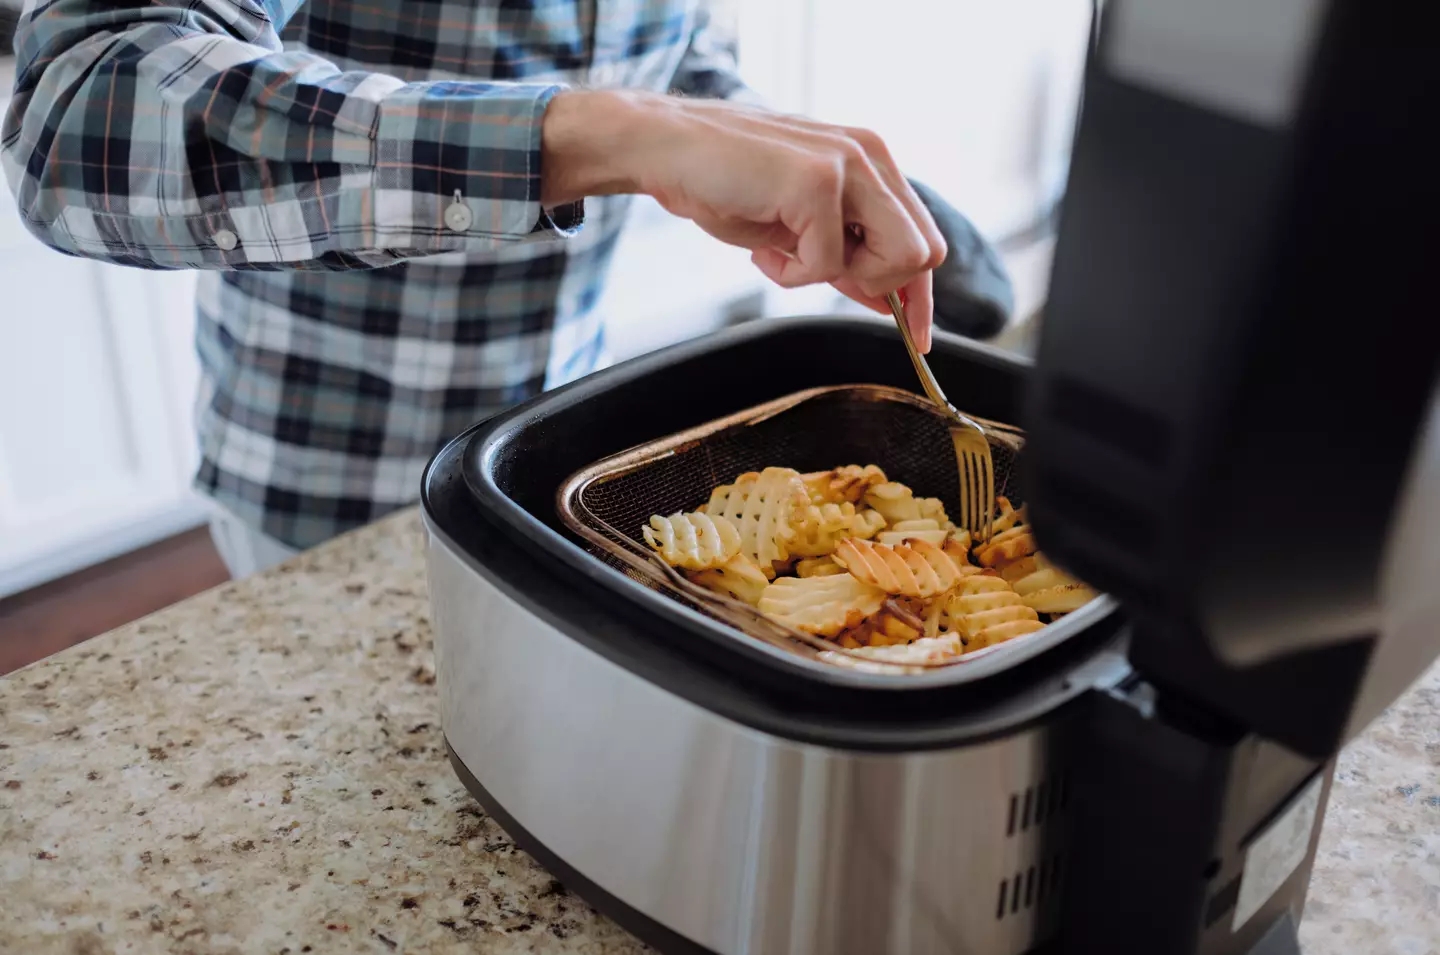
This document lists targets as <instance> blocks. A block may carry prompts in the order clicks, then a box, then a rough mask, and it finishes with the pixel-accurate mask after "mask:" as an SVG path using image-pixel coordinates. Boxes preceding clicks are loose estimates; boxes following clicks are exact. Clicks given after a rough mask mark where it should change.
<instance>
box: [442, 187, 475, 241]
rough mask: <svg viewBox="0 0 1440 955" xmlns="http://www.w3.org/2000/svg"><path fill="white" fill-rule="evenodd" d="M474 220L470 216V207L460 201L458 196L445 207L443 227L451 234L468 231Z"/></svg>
mask: <svg viewBox="0 0 1440 955" xmlns="http://www.w3.org/2000/svg"><path fill="white" fill-rule="evenodd" d="M474 218H475V217H474V216H472V215H471V214H470V207H469V206H467V205H466V204H465V203H463V202H461V201H460V196H459V195H458V194H457V195H456V196H455V201H454V202H451V203H450V205H448V206H446V207H445V225H446V227H447V228H449V229H450V231H452V232H464V231H465V230H466V229H469V228H470V223H471V222H472V221H474Z"/></svg>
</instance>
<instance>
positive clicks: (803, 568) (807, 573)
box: [795, 554, 845, 577]
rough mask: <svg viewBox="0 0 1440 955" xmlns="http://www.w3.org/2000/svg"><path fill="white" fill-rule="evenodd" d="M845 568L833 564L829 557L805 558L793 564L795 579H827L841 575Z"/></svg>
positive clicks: (833, 560) (833, 561) (833, 559)
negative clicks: (834, 575)
mask: <svg viewBox="0 0 1440 955" xmlns="http://www.w3.org/2000/svg"><path fill="white" fill-rule="evenodd" d="M843 573H845V568H844V567H841V566H840V565H839V564H837V563H836V562H835V558H833V557H831V556H830V555H828V554H827V555H825V556H824V557H807V558H805V559H804V560H799V561H796V562H795V576H796V577H829V576H831V575H833V574H843Z"/></svg>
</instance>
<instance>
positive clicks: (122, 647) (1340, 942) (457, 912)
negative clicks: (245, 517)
mask: <svg viewBox="0 0 1440 955" xmlns="http://www.w3.org/2000/svg"><path fill="white" fill-rule="evenodd" d="M427 612H428V605H427V602H426V598H425V580H424V569H423V564H422V531H421V528H420V522H419V519H418V517H417V515H416V514H415V513H414V512H413V511H409V512H405V513H402V514H400V515H397V516H395V517H393V518H391V519H389V520H386V521H384V522H381V523H379V524H377V525H375V526H373V527H370V528H367V529H365V530H363V531H360V532H357V533H355V534H351V535H349V536H347V537H344V538H341V539H340V540H338V541H335V542H332V543H331V544H329V545H327V546H325V547H323V548H320V549H318V550H316V551H313V552H310V553H307V554H303V555H301V556H300V557H298V558H296V559H295V560H293V561H291V562H290V563H288V564H286V565H284V566H282V567H280V568H277V569H275V570H273V571H271V572H269V573H266V574H262V575H260V576H258V577H254V578H251V579H249V580H246V581H241V582H239V583H234V584H228V585H226V586H223V587H220V588H217V589H216V590H213V591H210V592H208V593H205V594H202V595H200V596H198V597H196V598H193V599H191V600H189V601H186V602H185V603H182V604H179V605H177V606H175V607H172V608H170V609H168V610H165V611H163V612H161V613H159V614H157V615H155V616H153V617H150V618H148V619H146V620H142V621H139V622H137V623H134V624H130V625H128V626H125V627H122V628H120V629H119V630H116V631H114V632H112V633H110V634H107V635H105V636H102V637H98V638H96V639H94V640H92V641H90V642H88V643H85V644H82V645H81V646H79V647H76V648H73V649H71V650H68V651H66V652H64V653H61V654H58V655H56V656H54V657H51V658H49V659H48V660H44V661H41V662H40V663H37V664H35V665H33V666H30V667H28V668H26V669H24V670H20V671H19V672H17V673H14V674H11V675H9V676H8V677H4V678H0V952H6V953H10V952H16V953H20V952H24V953H32V952H33V953H43V952H63V953H70V955H77V953H78V955H98V953H109V952H174V953H185V952H197V953H200V952H204V953H209V952H218V953H228V952H267V953H285V955H299V953H310V952H316V953H319V952H375V953H382V955H384V953H391V952H411V953H418V952H451V951H455V952H460V951H467V952H468V951H477V950H483V951H486V952H493V953H500V955H504V953H511V952H517V953H518V952H538V953H546V952H576V953H586V955H622V953H639V952H644V951H647V949H646V948H645V947H644V946H643V945H641V944H640V943H639V942H638V941H636V940H634V939H633V938H632V937H630V936H629V935H627V934H626V933H625V932H624V931H623V930H621V929H620V928H618V927H617V926H615V925H614V924H613V923H611V922H610V921H608V920H607V919H605V918H604V917H602V916H600V915H598V914H597V913H596V912H595V911H594V910H592V909H591V908H590V907H589V906H588V905H586V904H585V903H584V902H582V901H580V900H579V899H577V898H576V897H575V896H573V895H571V894H569V893H568V892H567V891H566V890H565V889H564V888H563V887H562V886H561V885H560V884H559V883H558V882H556V881H555V880H554V879H552V878H551V877H550V875H549V874H548V873H547V872H546V871H545V870H543V869H542V868H540V867H539V865H537V864H536V863H535V862H533V861H532V860H531V859H530V858H529V857H528V856H526V855H525V854H524V853H523V852H520V851H519V850H517V849H516V848H515V846H514V845H513V843H512V842H511V840H510V838H509V837H508V836H507V835H506V834H505V832H504V831H503V830H501V829H500V828H499V827H498V826H497V825H496V824H495V823H494V822H492V821H491V820H490V819H488V818H487V817H486V816H485V814H484V813H483V812H482V811H481V810H480V808H479V807H478V806H477V805H476V803H475V802H474V800H472V799H471V798H470V796H469V795H468V794H467V793H466V792H465V790H464V789H463V788H462V787H461V785H460V783H459V782H458V780H457V779H456V778H455V776H454V774H453V773H452V772H451V769H450V766H449V763H448V762H447V761H446V759H445V756H444V748H443V744H442V742H441V737H440V728H439V725H438V722H439V721H438V716H437V713H438V700H437V697H436V694H435V689H434V686H433V683H434V668H433V658H432V656H431V650H430V628H429V620H428V617H427ZM1302 931H1303V936H1304V939H1305V951H1306V952H1307V955H1332V953H1333V955H1341V953H1344V955H1352V953H1362V952H1363V953H1366V955H1382V953H1397V955H1398V953H1403V955H1427V953H1430V955H1440V669H1436V670H1434V671H1432V672H1430V673H1429V674H1428V675H1427V676H1426V677H1425V678H1424V679H1423V680H1422V681H1421V683H1420V684H1418V685H1417V686H1416V688H1415V689H1413V690H1412V691H1411V692H1410V693H1409V694H1408V695H1407V697H1406V698H1405V699H1404V700H1402V701H1401V702H1400V703H1398V704H1397V705H1396V706H1395V707H1393V708H1392V709H1391V711H1390V712H1388V713H1387V714H1386V715H1385V716H1384V717H1383V719H1381V720H1380V721H1379V722H1378V723H1377V724H1376V725H1375V726H1374V727H1372V728H1371V729H1370V731H1369V732H1368V733H1367V734H1366V735H1365V736H1364V737H1363V738H1362V739H1360V740H1358V741H1357V742H1356V743H1355V744H1353V745H1352V746H1351V747H1350V748H1349V749H1348V750H1347V752H1346V753H1345V754H1344V756H1343V758H1342V760H1341V766H1340V771H1339V775H1338V778H1337V781H1336V784H1335V790H1334V796H1333V799H1332V802H1331V805H1330V809H1329V814H1328V817H1327V821H1326V824H1325V831H1324V836H1323V842H1322V846H1321V851H1320V858H1319V861H1318V863H1317V866H1316V872H1315V878H1314V883H1313V886H1312V889H1311V895H1310V902H1309V908H1308V910H1307V914H1306V919H1305V924H1304V928H1303V930H1302Z"/></svg>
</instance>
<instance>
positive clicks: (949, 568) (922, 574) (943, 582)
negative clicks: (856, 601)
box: [835, 538, 978, 599]
mask: <svg viewBox="0 0 1440 955" xmlns="http://www.w3.org/2000/svg"><path fill="white" fill-rule="evenodd" d="M835 560H836V562H837V563H839V564H841V565H842V566H843V567H844V568H845V569H846V570H848V571H849V572H850V573H851V575H852V576H854V577H856V578H857V579H859V580H863V581H865V582H866V583H867V584H871V585H873V586H875V587H879V588H880V589H881V590H883V591H885V592H886V593H888V594H899V595H901V596H905V597H920V598H922V599H924V598H929V597H934V596H936V595H937V594H942V593H944V592H946V591H948V590H950V589H951V588H953V587H954V586H955V585H956V584H958V583H959V582H960V580H961V578H962V577H964V576H966V572H965V570H964V569H962V568H961V567H960V565H958V564H956V562H955V561H954V559H953V558H951V557H950V555H949V554H947V553H945V551H943V550H941V549H940V548H939V547H936V546H935V545H934V544H932V543H930V542H929V541H926V540H923V539H919V540H911V541H908V542H906V543H903V544H898V545H896V546H893V547H891V546H888V545H886V544H874V543H871V542H870V541H866V540H857V539H855V538H846V539H845V540H842V541H841V542H840V543H839V545H838V546H837V547H836V548H835ZM969 571H970V572H971V573H978V571H977V570H976V569H975V568H969Z"/></svg>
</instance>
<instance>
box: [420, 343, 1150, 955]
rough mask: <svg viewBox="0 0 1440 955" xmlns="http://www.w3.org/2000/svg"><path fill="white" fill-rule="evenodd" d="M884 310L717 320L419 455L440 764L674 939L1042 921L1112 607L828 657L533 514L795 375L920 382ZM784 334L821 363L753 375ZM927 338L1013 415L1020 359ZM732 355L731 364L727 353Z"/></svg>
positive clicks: (538, 850)
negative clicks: (641, 448)
mask: <svg viewBox="0 0 1440 955" xmlns="http://www.w3.org/2000/svg"><path fill="white" fill-rule="evenodd" d="M892 333H893V329H887V328H886V327H885V325H884V324H883V323H877V322H870V321H867V320H863V319H801V320H787V321H782V322H773V323H766V324H764V325H760V326H753V327H742V328H739V329H734V330H732V331H731V332H728V333H726V334H725V335H722V336H719V337H718V338H712V339H709V340H706V341H705V342H701V343H695V344H692V345H686V346H681V347H679V348H676V349H671V350H668V351H666V352H663V353H660V354H658V355H654V356H649V357H647V358H645V359H640V360H638V361H636V362H631V363H627V365H624V366H621V367H619V368H615V369H611V370H609V371H607V372H603V373H601V374H599V375H596V376H592V378H589V379H586V380H584V381H582V382H579V383H577V384H576V385H572V386H570V387H569V388H566V389H562V390H561V391H559V392H556V393H553V394H551V395H546V396H543V397H542V398H540V399H537V400H536V401H534V402H532V403H530V404H529V405H527V406H523V407H522V408H519V409H516V410H515V411H512V412H509V413H507V414H505V415H502V416H500V417H499V418H496V419H492V420H491V421H489V422H486V423H484V424H482V425H478V426H477V427H476V428H475V429H472V431H471V432H470V433H468V434H466V435H464V436H462V437H461V438H459V439H457V440H456V441H455V442H453V443H452V444H451V445H450V446H449V447H448V448H447V449H446V450H445V451H443V452H442V453H441V454H440V455H439V456H437V458H436V460H435V461H434V462H432V465H431V468H430V470H429V472H428V473H427V476H426V482H425V499H424V500H425V514H426V520H427V526H428V528H429V531H430V535H429V558H428V559H429V573H430V592H431V600H432V604H433V608H434V625H435V640H436V668H437V673H438V677H439V689H440V694H441V699H442V707H443V708H442V719H443V726H444V730H445V735H446V738H447V740H448V742H449V745H450V747H451V758H452V761H453V762H454V763H455V766H456V770H457V772H458V773H459V774H460V775H461V777H462V778H464V779H465V781H466V783H467V785H468V786H469V787H470V788H471V790H472V791H473V792H474V793H475V795H476V796H477V798H479V799H480V801H481V802H482V804H483V805H484V806H485V807H486V809H487V810H488V811H489V812H490V813H491V814H492V815H493V816H495V817H496V819H497V820H498V821H499V822H500V823H501V824H502V825H503V826H504V827H505V828H506V829H507V831H509V832H510V834H511V835H512V836H513V837H514V838H515V839H516V841H517V843H519V844H520V845H521V846H522V848H525V849H527V850H528V851H530V852H531V853H532V854H534V855H535V856H536V857H537V858H538V859H539V860H540V861H541V862H542V863H543V864H544V865H546V866H547V868H549V869H550V870H551V871H552V872H553V873H554V874H555V875H556V876H557V878H559V879H560V880H561V881H562V882H564V883H565V884H566V885H568V886H569V887H570V888H571V889H573V890H575V891H577V892H578V893H579V894H581V895H582V896H583V897H585V898H587V900H589V901H590V902H591V903H592V904H594V905H596V906H597V907H598V908H600V909H601V910H602V911H605V912H607V913H608V914H610V915H612V916H613V917H615V918H616V919H617V920H618V921H620V922H621V923H622V924H624V925H625V926H626V927H627V928H630V929H631V930H632V931H635V932H636V933H637V934H639V935H641V937H643V938H645V939H647V940H648V941H651V942H652V943H653V944H656V945H657V946H658V947H660V948H661V949H662V950H664V951H676V952H685V951H696V952H703V951H709V952H720V953H737V955H738V953H787V955H810V953H815V955H818V953H826V955H847V953H854V955H877V953H885V952H896V953H914V955H920V953H932V952H933V953H942V952H944V953H952V952H966V953H975V955H1010V953H1017V955H1018V953H1023V952H1028V951H1031V950H1033V949H1034V948H1035V947H1036V946H1037V945H1038V944H1040V943H1042V942H1043V941H1044V940H1045V939H1047V938H1048V937H1049V936H1050V935H1051V934H1052V933H1053V932H1054V928H1055V914H1056V912H1057V911H1058V909H1059V905H1060V901H1061V899H1062V898H1063V894H1064V891H1065V883H1064V873H1065V871H1066V866H1065V862H1066V859H1065V851H1066V841H1067V840H1066V832H1067V822H1068V820H1069V818H1070V815H1071V800H1070V797H1071V784H1070V774H1071V772H1072V770H1073V768H1074V766H1075V760H1076V759H1078V758H1080V754H1079V747H1080V746H1081V745H1082V742H1081V741H1079V740H1077V735H1076V727H1075V725H1074V724H1075V722H1076V720H1075V719H1074V717H1075V714H1076V713H1077V712H1078V711H1079V710H1080V706H1079V705H1078V700H1079V698H1080V697H1082V696H1083V695H1084V694H1086V693H1088V692H1089V691H1091V690H1092V689H1094V688H1096V687H1097V686H1098V687H1101V688H1106V687H1112V686H1115V685H1117V684H1119V683H1121V682H1122V681H1123V680H1124V678H1125V677H1126V676H1127V675H1128V674H1129V668H1128V665H1127V664H1126V663H1125V661H1124V658H1123V654H1122V653H1121V652H1120V651H1119V649H1118V647H1117V644H1118V641H1119V637H1118V633H1119V625H1120V621H1119V615H1118V614H1117V613H1116V612H1115V609H1114V607H1113V605H1112V604H1110V603H1109V602H1108V601H1105V602H1103V603H1100V604H1098V605H1097V606H1096V608H1095V609H1094V610H1093V611H1092V612H1091V613H1090V614H1088V615H1083V614H1081V615H1075V616H1076V617H1077V618H1078V619H1077V620H1075V621H1072V622H1070V623H1069V625H1068V627H1067V631H1066V632H1068V633H1069V636H1068V637H1067V638H1066V639H1063V640H1061V641H1059V642H1058V643H1056V644H1054V645H1052V646H1050V647H1049V648H1048V649H1046V650H1044V652H1043V653H1040V654H1038V655H1035V656H1032V657H1030V658H1028V659H1023V660H1019V661H1018V662H1017V663H1016V664H1015V666H1014V667H1012V668H1010V669H1008V670H1004V671H1002V672H999V673H995V672H994V671H993V670H990V669H989V668H985V669H986V670H987V671H989V672H984V673H982V672H981V669H980V668H976V674H977V676H976V677H975V678H973V679H972V678H967V676H966V674H965V673H964V669H965V668H964V667H963V666H961V667H957V668H955V670H956V673H955V674H954V675H953V676H951V677H949V678H948V679H943V678H937V677H936V676H935V675H927V676H925V677H921V678H917V679H915V680H914V681H912V682H910V683H908V684H907V683H906V681H905V678H888V679H871V678H869V677H867V676H866V675H857V674H855V673H854V672H852V671H845V670H839V669H836V670H835V672H834V673H833V674H827V673H826V672H825V669H826V668H816V667H814V666H802V665H800V664H801V663H803V662H805V661H800V660H799V659H798V658H797V659H796V660H793V661H787V660H786V659H785V654H783V653H782V652H779V651H775V650H774V649H773V648H771V647H768V646H765V645H763V644H761V643H759V642H758V641H751V640H748V639H746V638H743V637H737V636H736V635H735V634H733V633H731V632H728V631H727V630H725V628H724V627H722V626H721V625H719V624H718V623H717V622H715V621H713V620H710V619H709V618H706V617H704V616H702V615H701V614H699V613H697V612H695V611H694V610H692V609H690V608H687V607H684V606H682V605H680V604H679V603H678V602H676V601H674V600H671V599H670V598H668V597H665V596H662V595H660V594H657V593H655V592H654V591H651V590H648V589H646V588H645V587H643V586H641V585H640V584H638V583H636V582H635V581H634V580H631V579H629V578H627V577H626V576H625V575H624V574H622V573H620V572H619V571H617V570H615V569H614V568H612V567H610V566H607V565H605V564H603V563H602V562H600V561H599V560H597V559H595V558H594V557H592V556H591V555H589V554H588V553H586V552H585V551H583V550H582V549H581V548H580V547H579V546H578V545H577V544H576V543H575V542H573V541H572V540H569V539H567V538H566V537H565V536H563V534H562V532H561V527H560V525H559V522H558V521H557V520H556V518H555V515H554V513H553V495H554V491H555V488H556V487H557V486H558V485H559V483H560V481H562V480H563V479H564V477H565V476H566V475H568V474H569V473H571V472H572V471H574V470H575V469H578V468H579V467H581V466H584V465H585V464H587V463H589V462H590V461H593V460H596V459H598V458H600V457H603V456H605V455H607V454H611V453H614V452H616V451H619V450H622V449H624V448H626V447H629V446H633V445H635V444H637V443H639V442H640V441H642V440H647V439H651V438H654V437H657V436H658V435H662V434H667V433H671V432H674V431H677V430H680V429H681V428H683V427H687V426H691V425H694V424H698V423H700V422H702V421H706V420H711V419H713V418H717V417H720V416H721V415H723V414H726V413H732V412H734V411H737V410H740V409H742V408H744V407H748V406H750V405H753V404H755V403H757V402H759V401H762V400H766V399H767V398H770V397H775V396H778V395H779V394H783V393H786V392H788V391H793V390H795V388H797V387H810V386H815V385H821V384H834V383H843V382H847V381H859V380H865V381H873V382H877V383H882V384H893V385H896V386H902V387H913V381H912V375H911V373H910V370H909V368H908V367H907V366H906V365H905V364H904V362H905V355H904V352H903V350H901V349H897V348H878V347H874V345H875V343H876V342H878V341H879V340H881V339H882V338H883V339H884V340H885V343H886V345H890V344H893V342H891V341H890V340H889V339H888V338H887V337H886V336H888V335H891V334H892ZM795 354H809V355H812V356H813V358H814V360H813V361H811V362H807V363H805V364H804V365H803V366H801V367H800V369H799V370H798V371H796V370H795V369H793V368H792V369H790V371H789V373H788V375H782V374H778V373H770V374H767V373H766V372H767V368H766V367H765V366H766V364H767V363H771V364H774V365H775V366H776V370H778V368H779V367H780V366H781V365H782V364H783V365H787V366H788V365H793V359H792V358H790V357H787V356H793V355H795ZM932 361H933V362H935V363H936V364H937V370H938V371H939V372H940V373H944V374H946V380H947V382H955V383H956V386H957V388H956V390H957V391H958V392H959V393H958V394H957V395H956V396H955V400H956V402H957V404H959V405H960V406H961V407H963V408H966V410H967V411H973V412H974V413H976V414H981V415H984V416H987V417H992V418H996V419H999V420H1005V419H1006V418H1007V417H1008V416H1009V414H1010V413H1011V412H1013V410H1014V404H1013V402H1014V400H1015V398H1016V396H1017V395H1018V382H1019V379H1020V377H1021V376H1022V374H1023V371H1024V368H1023V366H1022V365H1021V364H1020V363H1018V362H1017V361H1016V360H1014V359H1011V358H1007V357H1004V356H1002V355H999V354H998V353H994V352H992V351H990V350H987V349H984V348H981V347H979V346H975V345H973V344H967V343H963V342H961V341H960V340H959V339H954V338H942V339H941V340H940V341H939V342H938V343H937V347H936V351H935V354H934V355H933V356H932ZM740 364H743V365H744V366H746V367H748V368H750V369H751V371H752V374H751V375H749V376H748V378H747V380H748V383H746V384H741V383H736V382H734V381H733V380H728V376H727V374H726V369H733V368H734V367H736V366H737V365H740ZM797 379H798V381H797ZM675 382H684V383H685V386H684V387H685V390H684V391H682V392H680V393H679V394H677V395H676V398H675V400H672V401H668V402H661V401H656V400H654V395H655V394H656V393H657V391H659V390H662V389H665V388H674V387H675ZM722 383H724V387H722V386H721V385H722ZM767 383H768V384H767ZM767 389H769V390H767ZM834 463H845V462H838V461H837V462H834ZM797 466H798V465H797ZM817 671H818V672H817Z"/></svg>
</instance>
